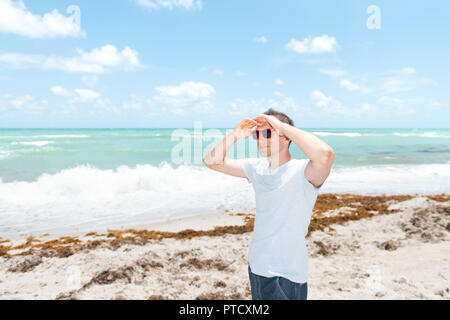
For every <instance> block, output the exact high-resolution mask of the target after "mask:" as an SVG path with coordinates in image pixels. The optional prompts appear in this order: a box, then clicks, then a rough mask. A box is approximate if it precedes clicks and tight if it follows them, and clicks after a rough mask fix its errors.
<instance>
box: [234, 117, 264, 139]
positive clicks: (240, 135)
mask: <svg viewBox="0 0 450 320" xmlns="http://www.w3.org/2000/svg"><path fill="white" fill-rule="evenodd" d="M257 126H258V122H256V121H255V120H253V119H250V118H244V119H242V120H241V121H240V122H239V123H238V124H237V125H236V127H234V129H233V134H234V136H235V137H236V138H237V139H246V138H248V137H249V136H251V134H252V132H253V129H254V128H256V127H257Z"/></svg>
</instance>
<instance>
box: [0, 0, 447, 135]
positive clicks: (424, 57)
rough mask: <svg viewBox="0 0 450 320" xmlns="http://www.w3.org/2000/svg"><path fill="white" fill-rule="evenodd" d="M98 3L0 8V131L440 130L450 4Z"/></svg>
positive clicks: (49, 1) (10, 3) (51, 0)
mask: <svg viewBox="0 0 450 320" xmlns="http://www.w3.org/2000/svg"><path fill="white" fill-rule="evenodd" d="M105 3H106V2H105V1H75V0H71V1H63V0H46V1H37V0H33V1H31V0H23V1H17V0H0V127H8V128H11V127H12V128H15V127H17V128H23V127H25V128H27V127H32V128H35V127H36V128H86V127H88V128H89V127H94V128H95V127H100V128H103V127H107V128H113V127H126V128H134V127H139V128H142V127H143V128H146V127H192V126H193V125H194V121H202V126H203V127H205V128H206V127H226V128H230V127H233V126H234V125H235V124H236V123H237V122H238V121H239V120H240V119H242V118H243V117H254V116H256V115H258V114H259V113H262V112H264V111H265V110H267V109H268V108H269V107H272V108H274V109H276V110H279V111H282V112H285V113H286V114H288V115H289V116H291V118H292V119H293V120H294V122H295V124H296V126H297V127H300V128H302V127H304V128H313V127H314V128H321V127H326V128H329V127H335V128H352V127H354V128H361V127H369V128H384V127H395V128H402V127H407V128H420V127H425V128H426V127H428V128H431V127H448V126H449V123H450V98H449V95H450V94H449V90H448V88H449V87H450V83H449V79H450V77H449V71H450V59H448V57H449V56H450V45H449V42H448V35H449V30H450V22H449V19H448V15H449V12H450V10H449V9H450V4H449V3H448V2H447V1H436V0H435V1H380V0H372V1H364V0H341V1H234V0H227V1H208V0H117V1H111V2H108V4H107V5H105ZM73 5H75V6H77V8H79V12H80V15H78V14H77V10H76V9H72V10H69V11H67V9H68V7H69V6H73ZM373 5H375V6H376V8H375V9H376V10H375V11H374V10H369V11H370V12H369V13H368V12H367V9H368V8H369V7H370V6H373ZM377 10H378V11H377ZM377 13H380V14H379V17H380V19H379V22H380V23H379V24H375V25H374V23H375V22H377V20H376V19H373V18H376V17H377V16H374V14H375V15H376V14H377ZM368 20H369V26H370V28H369V27H368V24H367V23H368ZM370 23H371V24H370ZM374 26H375V27H377V28H373V27H374Z"/></svg>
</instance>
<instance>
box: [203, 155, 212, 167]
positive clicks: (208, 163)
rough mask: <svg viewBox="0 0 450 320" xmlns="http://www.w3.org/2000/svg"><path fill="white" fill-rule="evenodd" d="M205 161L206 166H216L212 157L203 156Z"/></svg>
mask: <svg viewBox="0 0 450 320" xmlns="http://www.w3.org/2000/svg"><path fill="white" fill-rule="evenodd" d="M203 163H204V164H205V166H206V167H207V168H211V167H213V166H214V163H213V162H212V161H211V159H209V158H208V157H204V158H203Z"/></svg>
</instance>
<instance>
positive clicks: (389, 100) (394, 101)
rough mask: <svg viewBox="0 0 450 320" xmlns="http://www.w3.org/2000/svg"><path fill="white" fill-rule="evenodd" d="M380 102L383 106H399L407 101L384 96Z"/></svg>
mask: <svg viewBox="0 0 450 320" xmlns="http://www.w3.org/2000/svg"><path fill="white" fill-rule="evenodd" d="M378 101H379V102H381V103H383V104H389V105H399V104H402V103H405V100H403V99H399V98H394V97H388V96H382V97H381V98H380V99H378Z"/></svg>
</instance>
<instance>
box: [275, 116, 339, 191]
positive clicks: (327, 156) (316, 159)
mask: <svg viewBox="0 0 450 320" xmlns="http://www.w3.org/2000/svg"><path fill="white" fill-rule="evenodd" d="M280 131H281V134H282V135H285V136H286V137H287V138H288V139H290V140H292V141H293V142H294V143H295V144H296V145H297V146H298V147H299V148H300V149H301V150H302V151H303V153H304V154H305V155H306V156H307V157H308V159H310V162H309V163H308V165H307V166H306V168H305V177H306V179H307V180H308V181H309V182H311V183H312V184H313V185H314V186H316V187H319V186H320V185H321V184H322V183H323V182H324V181H325V180H326V178H327V177H328V175H329V174H330V171H331V166H332V165H333V162H334V150H333V149H332V148H331V147H330V146H329V145H328V144H326V143H325V142H324V141H322V140H321V139H319V138H318V137H316V136H315V135H313V134H311V133H309V132H306V131H304V130H301V129H298V128H295V127H293V126H291V125H289V124H287V123H283V125H282V128H281V130H280Z"/></svg>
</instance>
